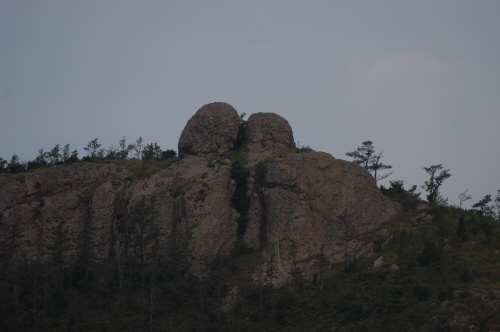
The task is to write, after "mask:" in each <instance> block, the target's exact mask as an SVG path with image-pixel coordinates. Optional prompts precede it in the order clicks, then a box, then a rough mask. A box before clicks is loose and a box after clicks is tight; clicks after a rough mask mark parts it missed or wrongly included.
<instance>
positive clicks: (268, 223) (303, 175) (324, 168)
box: [246, 152, 398, 284]
mask: <svg viewBox="0 0 500 332" xmlns="http://www.w3.org/2000/svg"><path fill="white" fill-rule="evenodd" d="M261 191H262V193H261V194H260V198H261V199H260V201H259V202H258V203H257V204H258V207H257V208H256V209H257V210H258V209H259V208H260V210H261V211H260V213H259V215H260V220H257V218H255V217H254V218H253V219H252V223H253V225H251V226H250V227H249V229H250V230H253V231H254V232H256V231H257V232H260V233H258V234H252V232H249V233H248V234H246V236H247V238H246V239H247V240H249V242H250V243H249V244H250V245H254V241H255V239H260V241H261V243H260V245H261V246H262V247H263V248H264V256H265V259H266V261H267V262H268V263H267V264H266V266H265V268H266V269H268V268H269V266H268V265H269V264H272V265H274V267H275V270H276V271H275V273H274V274H275V278H276V280H275V281H274V282H275V283H277V284H280V283H286V282H288V281H289V280H288V279H289V277H290V272H291V271H292V270H293V269H295V268H297V267H299V268H301V269H303V270H304V271H309V272H305V274H306V275H307V274H308V273H309V274H311V275H310V276H308V277H312V273H313V270H314V269H312V267H313V266H314V263H315V260H314V259H312V258H313V257H314V256H315V255H318V254H320V253H322V254H324V255H325V257H326V258H327V259H328V260H329V262H331V263H333V262H339V261H342V259H344V258H345V255H346V254H347V255H351V257H353V256H356V255H359V254H361V253H363V252H364V251H366V250H368V249H369V248H366V246H364V245H363V244H362V243H361V242H359V241H357V240H356V239H357V238H358V237H359V235H361V234H364V233H366V232H368V231H370V230H373V229H374V228H376V227H378V226H379V225H380V224H382V223H383V222H384V221H386V220H387V219H388V218H390V217H391V216H392V215H393V214H394V213H395V212H396V211H397V209H398V208H397V206H396V205H395V204H394V203H393V202H392V201H390V200H388V199H387V198H385V197H384V196H383V195H382V194H381V192H380V190H378V188H377V185H376V183H375V180H374V179H373V177H372V176H371V175H370V173H368V172H367V171H366V170H365V169H364V168H362V167H360V166H359V165H357V164H356V163H353V162H348V161H344V160H340V159H335V158H333V157H332V156H331V155H329V154H327V153H324V152H308V153H300V154H293V155H290V156H288V157H286V158H281V159H276V160H275V161H273V162H272V163H271V164H270V165H269V166H268V167H267V168H266V174H265V183H263V184H262V187H261ZM255 224H259V226H257V227H256V226H255ZM252 240H253V242H252ZM346 244H347V252H346V250H345V249H346ZM297 262H300V263H297Z"/></svg>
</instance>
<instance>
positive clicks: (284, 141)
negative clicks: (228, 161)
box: [241, 113, 295, 166]
mask: <svg viewBox="0 0 500 332" xmlns="http://www.w3.org/2000/svg"><path fill="white" fill-rule="evenodd" d="M243 136H244V141H243V146H242V149H241V150H242V153H243V154H244V155H245V157H246V159H247V160H248V164H249V165H250V166H252V165H254V164H255V163H257V162H258V161H259V160H263V159H265V158H267V157H269V156H272V155H273V153H277V152H280V151H283V150H286V149H289V148H295V141H294V139H293V132H292V128H291V127H290V124H288V121H286V120H285V119H284V118H282V117H281V116H279V115H277V114H274V113H255V114H252V115H251V116H250V117H249V118H248V121H247V124H246V128H245V132H244V133H243Z"/></svg>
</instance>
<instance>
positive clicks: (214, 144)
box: [179, 103, 240, 159]
mask: <svg viewBox="0 0 500 332" xmlns="http://www.w3.org/2000/svg"><path fill="white" fill-rule="evenodd" d="M239 124H240V117H239V116H238V113H237V112H236V110H235V109H234V108H233V107H232V106H231V105H229V104H226V103H211V104H207V105H205V106H203V107H202V108H200V109H199V110H198V112H196V114H195V115H193V117H192V118H191V119H189V121H188V123H187V125H186V127H184V130H183V131H182V134H181V137H180V139H179V156H180V157H184V156H186V155H197V156H201V157H205V158H207V159H214V158H227V156H228V154H229V151H230V150H232V149H233V147H234V143H235V142H236V138H237V137H238V128H239Z"/></svg>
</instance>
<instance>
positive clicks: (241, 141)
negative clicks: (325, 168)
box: [179, 103, 295, 165]
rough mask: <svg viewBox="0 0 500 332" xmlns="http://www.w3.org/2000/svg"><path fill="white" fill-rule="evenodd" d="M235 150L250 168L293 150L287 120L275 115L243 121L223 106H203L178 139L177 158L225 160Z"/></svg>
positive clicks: (222, 104) (229, 108) (290, 131)
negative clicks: (287, 150)
mask: <svg viewBox="0 0 500 332" xmlns="http://www.w3.org/2000/svg"><path fill="white" fill-rule="evenodd" d="M235 148H237V149H238V150H240V152H241V153H242V154H243V156H244V157H245V158H246V159H247V161H248V162H249V164H250V165H253V164H255V163H256V162H257V161H259V160H262V159H264V158H266V157H269V156H271V155H272V154H273V153H277V152H280V151H283V150H286V149H289V148H295V141H294V139H293V132H292V128H291V127H290V124H289V123H288V121H286V120H285V119H284V118H282V117H281V116H279V115H277V114H274V113H254V114H252V115H251V116H250V117H249V118H248V121H244V120H243V119H242V117H240V116H239V115H238V112H236V110H235V109H234V108H233V107H232V106H231V105H229V104H226V103H211V104H207V105H205V106H203V107H202V108H200V109H199V110H198V112H196V114H195V115H194V116H193V117H192V118H191V119H190V120H189V121H188V123H187V124H186V127H185V128H184V130H183V131H182V134H181V137H180V139H179V156H180V157H184V156H187V155H196V156H200V157H204V158H206V159H209V160H212V159H225V158H228V157H229V153H230V152H231V151H233V150H235Z"/></svg>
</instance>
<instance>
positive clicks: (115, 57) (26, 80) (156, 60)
mask: <svg viewBox="0 0 500 332" xmlns="http://www.w3.org/2000/svg"><path fill="white" fill-rule="evenodd" d="M0 32H1V37H0V157H3V158H4V159H9V160H10V157H11V156H12V155H13V154H14V153H15V154H18V155H19V156H20V157H21V160H24V161H28V160H32V159H34V158H35V157H36V155H37V151H38V149H41V148H43V149H44V150H46V151H47V150H50V149H52V148H53V147H54V146H55V145H56V144H60V145H61V147H62V146H63V145H65V144H67V143H69V144H70V148H71V149H78V150H79V151H80V157H83V156H84V155H85V154H84V153H85V151H83V149H82V148H83V147H84V146H86V145H87V143H88V142H89V141H91V140H93V139H94V138H99V142H100V143H101V144H103V147H106V148H108V147H110V146H111V145H118V141H119V140H120V139H121V138H122V136H124V135H125V136H126V137H127V140H128V142H129V143H132V142H133V141H135V140H136V139H137V138H138V137H139V136H142V137H143V139H144V141H145V142H146V143H149V142H157V143H158V144H159V145H160V146H161V147H162V148H163V149H165V150H166V149H175V150H177V141H178V138H179V135H180V133H181V131H182V129H183V128H184V125H185V124H186V122H187V120H188V119H189V118H190V117H191V116H192V115H193V114H194V113H195V112H196V111H197V110H198V109H199V108H200V107H201V106H203V105H204V104H207V103H210V102H214V101H223V102H227V103H230V104H231V105H233V107H234V108H235V109H236V110H237V111H238V112H240V113H242V112H246V113H247V116H248V115H250V114H252V113H255V112H274V113H277V114H279V115H281V116H283V117H284V118H286V119H287V120H288V121H289V122H290V125H291V126H292V128H293V130H294V137H295V140H296V142H300V145H308V146H310V147H312V148H313V149H315V150H319V151H325V152H328V153H331V154H332V155H333V156H334V157H335V158H340V159H346V160H350V158H349V157H347V156H345V153H346V152H348V151H353V150H355V149H356V148H357V147H358V146H359V145H361V142H363V141H365V140H371V141H373V143H374V145H375V147H376V148H377V151H384V156H385V157H384V160H383V161H384V162H385V163H387V164H390V165H393V166H394V170H395V172H394V174H393V175H392V176H391V177H389V178H388V179H387V180H386V181H383V182H382V183H387V182H388V180H398V179H401V180H404V181H405V184H406V186H407V187H409V186H411V185H413V184H417V185H419V186H420V185H422V184H423V183H424V181H425V180H427V179H428V178H427V173H425V171H424V170H423V167H424V166H430V165H434V164H443V165H444V167H445V168H450V169H451V174H452V177H451V178H450V179H449V180H447V181H446V182H445V183H444V185H443V187H442V192H443V195H444V196H445V197H449V199H450V203H454V204H458V198H457V196H458V194H459V193H460V192H463V191H464V190H465V189H467V188H468V189H469V193H470V194H472V196H473V199H472V201H469V202H468V203H475V202H477V201H479V200H480V199H481V198H482V197H483V196H484V195H486V194H493V195H494V194H496V190H497V189H500V176H499V175H498V167H499V164H500V163H499V161H500V155H499V150H500V149H499V147H498V146H499V145H498V143H499V141H500V131H499V130H498V126H499V124H500V1H493V0H489V1H486V0H485V1H483V0H475V1H460V0H452V1H451V0H449V1H446V0H444V1H422V0H419V1H402V0H401V1H272V0H271V1H173V0H172V1H123V0H120V1H110V0H98V1H93V0H86V1H62V0H60V1H50V0H47V1H40V0H32V1H29V0H22V1H19V0H0ZM423 196H424V195H423ZM468 206H470V204H466V207H468Z"/></svg>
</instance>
